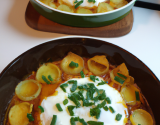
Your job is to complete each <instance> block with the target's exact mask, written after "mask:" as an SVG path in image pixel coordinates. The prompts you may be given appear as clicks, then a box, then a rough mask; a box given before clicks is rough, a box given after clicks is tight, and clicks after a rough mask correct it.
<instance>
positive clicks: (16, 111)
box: [9, 102, 33, 125]
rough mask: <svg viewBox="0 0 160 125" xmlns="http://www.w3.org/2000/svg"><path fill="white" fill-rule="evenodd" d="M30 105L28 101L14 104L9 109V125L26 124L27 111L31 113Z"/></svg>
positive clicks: (27, 121) (27, 120)
mask: <svg viewBox="0 0 160 125" xmlns="http://www.w3.org/2000/svg"><path fill="white" fill-rule="evenodd" d="M32 106H33V105H31V104H29V103H28V102H22V103H20V104H17V105H14V106H13V107H12V108H11V109H10V111H9V123H10V124H11V125H28V123H29V119H28V118H27V113H31V110H30V109H31V108H32Z"/></svg>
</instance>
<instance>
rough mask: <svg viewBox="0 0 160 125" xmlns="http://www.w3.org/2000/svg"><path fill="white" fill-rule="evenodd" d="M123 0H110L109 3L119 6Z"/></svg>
mask: <svg viewBox="0 0 160 125" xmlns="http://www.w3.org/2000/svg"><path fill="white" fill-rule="evenodd" d="M124 1H125V0H110V2H112V3H114V4H120V3H123V2H124Z"/></svg>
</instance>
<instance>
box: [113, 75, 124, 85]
mask: <svg viewBox="0 0 160 125" xmlns="http://www.w3.org/2000/svg"><path fill="white" fill-rule="evenodd" d="M114 80H115V81H117V82H119V83H121V84H123V83H124V81H125V80H123V79H122V78H120V77H118V76H115V77H114Z"/></svg>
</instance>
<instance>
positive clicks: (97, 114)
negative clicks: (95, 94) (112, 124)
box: [90, 107, 101, 119]
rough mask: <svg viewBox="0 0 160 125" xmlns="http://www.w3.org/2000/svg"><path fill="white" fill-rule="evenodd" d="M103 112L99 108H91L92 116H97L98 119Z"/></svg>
mask: <svg viewBox="0 0 160 125" xmlns="http://www.w3.org/2000/svg"><path fill="white" fill-rule="evenodd" d="M100 113H101V110H100V108H99V107H95V108H91V109H90V115H91V116H95V117H96V118H97V119H98V118H99V117H100Z"/></svg>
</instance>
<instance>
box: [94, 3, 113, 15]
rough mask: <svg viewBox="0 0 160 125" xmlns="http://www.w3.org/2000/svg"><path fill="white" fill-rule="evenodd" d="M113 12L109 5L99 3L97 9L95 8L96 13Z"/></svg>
mask: <svg viewBox="0 0 160 125" xmlns="http://www.w3.org/2000/svg"><path fill="white" fill-rule="evenodd" d="M112 10H114V8H113V7H112V6H111V5H109V4H108V3H104V2H102V3H99V5H98V8H97V13H104V12H108V11H112Z"/></svg>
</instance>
